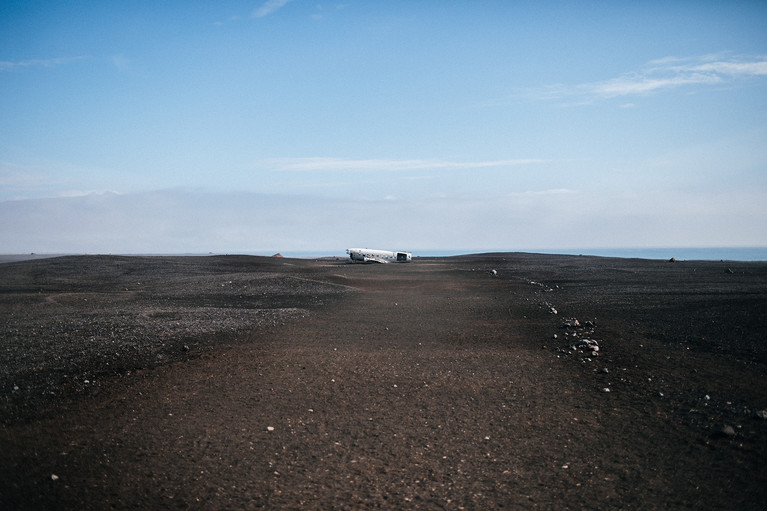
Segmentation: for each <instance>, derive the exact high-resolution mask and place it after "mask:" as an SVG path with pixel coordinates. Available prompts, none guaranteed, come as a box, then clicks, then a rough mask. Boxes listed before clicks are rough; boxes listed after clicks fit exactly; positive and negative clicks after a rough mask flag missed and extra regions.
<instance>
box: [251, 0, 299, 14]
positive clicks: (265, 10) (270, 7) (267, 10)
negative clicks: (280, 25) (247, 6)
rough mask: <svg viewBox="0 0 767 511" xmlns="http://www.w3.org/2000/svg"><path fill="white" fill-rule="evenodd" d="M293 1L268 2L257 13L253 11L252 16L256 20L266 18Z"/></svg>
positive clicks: (277, 0)
mask: <svg viewBox="0 0 767 511" xmlns="http://www.w3.org/2000/svg"><path fill="white" fill-rule="evenodd" d="M291 1H292V0H267V1H266V2H264V3H263V4H262V5H261V6H260V7H258V8H257V9H256V10H255V11H253V14H252V16H253V17H254V18H263V17H264V16H269V15H270V14H271V13H273V12H274V11H276V10H278V9H280V8H282V7H283V6H285V4H287V3H289V2H291Z"/></svg>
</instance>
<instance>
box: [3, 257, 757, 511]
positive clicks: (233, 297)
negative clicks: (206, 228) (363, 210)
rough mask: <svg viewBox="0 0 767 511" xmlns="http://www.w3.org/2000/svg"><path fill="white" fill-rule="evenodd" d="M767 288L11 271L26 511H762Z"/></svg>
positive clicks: (683, 280)
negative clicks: (499, 510)
mask: <svg viewBox="0 0 767 511" xmlns="http://www.w3.org/2000/svg"><path fill="white" fill-rule="evenodd" d="M765 284H767V264H764V263H733V262H728V263H727V264H726V265H725V264H724V263H720V262H694V261H693V262H690V261H676V263H675V264H673V265H670V264H667V262H665V261H642V260H625V259H624V260H620V259H607V258H592V257H564V256H542V255H530V254H488V255H478V256H466V257H458V258H436V259H428V258H422V259H418V260H416V261H414V262H413V263H411V264H390V265H352V264H346V263H345V262H340V261H328V260H324V261H305V260H295V259H281V258H276V259H275V258H260V257H232V256H227V257H208V258H194V257H188V258H126V257H63V258H56V259H48V260H40V261H27V262H21V263H8V264H4V265H0V320H2V321H0V336H1V338H2V339H3V347H2V350H0V368H1V369H0V370H1V371H2V372H1V373H0V376H1V378H0V391H2V399H3V401H2V408H0V411H1V412H2V415H0V418H1V419H2V429H0V452H2V453H3V457H2V461H1V462H0V508H2V509H39V508H58V509H75V508H77V509H104V508H111V507H117V508H131V507H132V508H141V509H168V508H170V509H176V508H180V509H184V508H195V509H197V508H200V509H221V508H229V509H249V508H260V507H265V508H293V509H298V508H301V509H303V508H323V509H324V508H340V509H358V508H364V507H382V508H420V509H439V508H444V509H460V508H465V509H472V508H473V509H486V508H489V507H504V508H544V509H576V508H577V509H581V508H589V509H604V508H626V509H657V508H665V509H668V508H672V509H673V508H722V509H723V508H729V509H735V508H738V509H761V507H762V506H763V503H764V502H765V498H766V497H767V490H765V488H767V469H766V468H765V467H766V466H765V459H767V420H765V419H764V418H762V413H763V411H764V410H765V409H767V378H765V376H766V374H765V373H767V345H766V344H765V343H764V340H763V335H764V332H767V307H765V306H766V305H767V286H766V285H765ZM555 336H556V337H555ZM595 348H596V349H595Z"/></svg>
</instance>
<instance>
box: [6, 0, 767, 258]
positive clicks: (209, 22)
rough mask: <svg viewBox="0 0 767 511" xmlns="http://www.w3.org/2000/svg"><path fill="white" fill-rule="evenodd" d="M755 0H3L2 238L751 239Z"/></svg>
mask: <svg viewBox="0 0 767 511" xmlns="http://www.w3.org/2000/svg"><path fill="white" fill-rule="evenodd" d="M765 26H767V3H765V2H747V1H742V2H729V3H722V2H713V1H711V2H706V1H704V2H692V1H689V2H688V1H680V2H641V3H630V2H588V3H587V2H570V3H567V2H521V3H518V2H503V1H481V2H460V1H458V2H435V1H424V2H404V1H393V2H366V1H353V0H350V1H345V2H343V3H322V2H320V3H317V2H308V1H305V0H268V1H255V2H247V1H223V2H215V3H211V2H200V1H189V2H178V1H170V2H163V3H160V4H158V3H157V2H149V1H138V2H130V3H115V2H97V1H76V2H66V3H62V2H53V1H40V2H34V3H32V2H20V1H10V2H4V3H3V4H2V7H0V108H1V110H0V111H2V115H0V253H29V252H38V253H46V252H47V253H96V252H99V253H185V252H187V253H188V252H192V253H205V252H217V253H226V252H232V251H242V252H261V253H269V252H271V253H274V252H283V253H284V252H301V251H316V252H322V251H342V250H343V249H344V248H346V247H348V246H369V247H379V248H390V249H405V250H454V249H456V250H460V249H467V248H468V249H483V250H510V249H514V248H541V249H558V248H573V247H584V248H585V247H674V246H689V247H712V246H757V247H764V246H767V227H766V226H767V206H766V205H767V31H765V30H764V27H765Z"/></svg>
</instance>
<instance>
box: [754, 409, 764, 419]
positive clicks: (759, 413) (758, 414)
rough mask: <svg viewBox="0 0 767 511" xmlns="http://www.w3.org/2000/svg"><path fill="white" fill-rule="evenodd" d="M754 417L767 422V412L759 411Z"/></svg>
mask: <svg viewBox="0 0 767 511" xmlns="http://www.w3.org/2000/svg"><path fill="white" fill-rule="evenodd" d="M754 415H756V417H757V418H759V419H765V420H767V410H757V411H756V413H755V414H754Z"/></svg>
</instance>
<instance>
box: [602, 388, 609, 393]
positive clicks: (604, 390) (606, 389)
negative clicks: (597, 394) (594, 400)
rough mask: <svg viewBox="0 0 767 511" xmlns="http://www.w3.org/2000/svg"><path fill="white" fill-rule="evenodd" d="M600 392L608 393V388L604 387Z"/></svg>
mask: <svg viewBox="0 0 767 511" xmlns="http://www.w3.org/2000/svg"><path fill="white" fill-rule="evenodd" d="M602 392H610V387H605V388H603V389H602Z"/></svg>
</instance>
